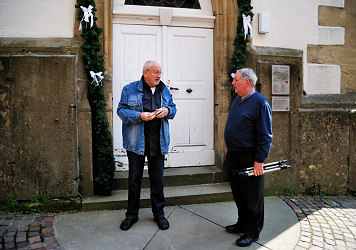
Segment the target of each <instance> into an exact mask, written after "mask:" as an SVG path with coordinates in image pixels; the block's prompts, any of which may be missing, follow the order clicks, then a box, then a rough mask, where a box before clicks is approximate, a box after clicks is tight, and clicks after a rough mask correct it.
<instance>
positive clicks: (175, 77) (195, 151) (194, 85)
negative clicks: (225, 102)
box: [113, 24, 214, 168]
mask: <svg viewBox="0 0 356 250" xmlns="http://www.w3.org/2000/svg"><path fill="white" fill-rule="evenodd" d="M212 35H213V30H212V29H201V28H178V27H167V26H141V25H126V24H114V39H113V42H114V46H113V48H114V49H113V51H114V62H113V67H114V79H113V91H114V95H113V97H114V99H113V103H114V119H113V124H114V129H113V130H114V133H113V134H114V149H115V159H116V161H117V162H120V164H119V165H120V166H121V165H123V166H124V168H125V165H126V164H127V159H126V158H127V157H126V154H125V151H124V150H123V148H122V136H121V120H120V119H119V118H118V116H117V115H116V107H117V104H118V102H119V100H120V95H121V90H122V87H123V86H125V85H126V84H128V83H130V82H132V81H135V80H138V79H139V78H140V77H141V75H142V66H143V63H144V62H145V61H147V60H156V61H157V62H158V63H160V64H161V67H162V69H163V72H164V74H163V75H162V81H164V82H165V83H166V85H167V86H168V88H175V89H171V93H172V95H173V99H174V102H175V103H176V105H177V110H178V112H177V115H176V117H175V118H174V119H173V120H171V121H170V134H171V144H170V150H169V154H168V156H167V162H166V167H168V166H169V167H181V166H193V165H213V164H214V151H213V89H214V87H213V45H212V43H213V37H212Z"/></svg>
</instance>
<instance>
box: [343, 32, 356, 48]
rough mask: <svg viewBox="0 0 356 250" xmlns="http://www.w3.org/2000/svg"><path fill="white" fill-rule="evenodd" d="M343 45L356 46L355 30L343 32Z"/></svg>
mask: <svg viewBox="0 0 356 250" xmlns="http://www.w3.org/2000/svg"><path fill="white" fill-rule="evenodd" d="M345 45H346V46H356V29H346V30H345Z"/></svg>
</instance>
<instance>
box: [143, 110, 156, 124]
mask: <svg viewBox="0 0 356 250" xmlns="http://www.w3.org/2000/svg"><path fill="white" fill-rule="evenodd" d="M155 117H156V114H155V113H151V112H142V113H141V114H140V119H141V120H142V121H146V122H147V121H151V120H153V119H154V118H155Z"/></svg>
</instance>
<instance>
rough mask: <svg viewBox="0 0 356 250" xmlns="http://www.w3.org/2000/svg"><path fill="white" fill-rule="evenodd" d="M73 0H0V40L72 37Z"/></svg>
mask: <svg viewBox="0 0 356 250" xmlns="http://www.w3.org/2000/svg"><path fill="white" fill-rule="evenodd" d="M75 3H76V1H75V0H0V37H31V38H51V37H60V38H68V37H73V28H74V27H73V26H74V21H75V7H74V5H75Z"/></svg>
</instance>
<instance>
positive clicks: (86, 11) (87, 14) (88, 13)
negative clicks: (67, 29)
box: [79, 5, 94, 30]
mask: <svg viewBox="0 0 356 250" xmlns="http://www.w3.org/2000/svg"><path fill="white" fill-rule="evenodd" d="M80 8H81V9H82V10H83V12H84V15H83V18H82V20H80V24H79V30H82V22H83V20H84V21H85V22H86V23H89V18H90V28H91V27H93V24H94V16H93V13H92V10H93V6H91V5H89V7H88V8H85V7H83V6H80Z"/></svg>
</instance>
